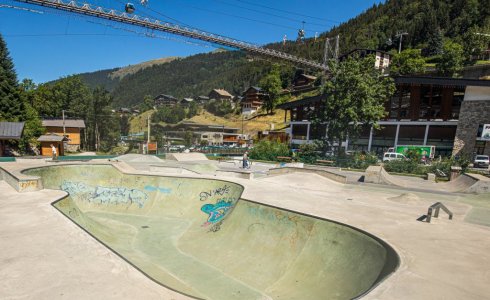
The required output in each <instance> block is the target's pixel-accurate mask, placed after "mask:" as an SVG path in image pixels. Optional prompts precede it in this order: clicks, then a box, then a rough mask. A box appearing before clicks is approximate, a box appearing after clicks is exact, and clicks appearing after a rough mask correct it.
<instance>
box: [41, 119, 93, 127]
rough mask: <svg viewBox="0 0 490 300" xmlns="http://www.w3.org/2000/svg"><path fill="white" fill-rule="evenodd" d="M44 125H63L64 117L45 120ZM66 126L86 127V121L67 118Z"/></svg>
mask: <svg viewBox="0 0 490 300" xmlns="http://www.w3.org/2000/svg"><path fill="white" fill-rule="evenodd" d="M43 126H44V127H63V120H62V119H55V120H43ZM65 127H71V128H85V121H83V120H71V119H65Z"/></svg>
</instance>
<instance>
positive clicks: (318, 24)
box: [214, 0, 326, 28]
mask: <svg viewBox="0 0 490 300" xmlns="http://www.w3.org/2000/svg"><path fill="white" fill-rule="evenodd" d="M214 1H215V2H220V3H223V4H226V5H230V6H234V7H238V8H241V9H245V10H249V11H253V12H258V13H260V14H264V15H269V16H273V17H276V18H281V19H285V20H289V21H293V22H299V23H301V22H303V20H300V19H294V18H290V17H286V16H281V15H276V14H273V13H268V12H265V11H261V10H257V9H253V8H248V7H244V6H241V5H236V4H231V3H227V2H224V1H221V0H214ZM305 23H306V24H309V25H314V26H320V27H322V28H325V27H326V25H325V24H320V23H315V22H305Z"/></svg>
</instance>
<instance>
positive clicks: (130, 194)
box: [61, 181, 148, 208]
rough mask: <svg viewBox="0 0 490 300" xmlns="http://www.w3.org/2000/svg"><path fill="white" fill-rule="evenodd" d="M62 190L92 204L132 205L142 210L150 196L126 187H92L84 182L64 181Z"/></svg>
mask: <svg viewBox="0 0 490 300" xmlns="http://www.w3.org/2000/svg"><path fill="white" fill-rule="evenodd" d="M61 189H62V190H63V191H65V192H67V193H68V194H70V196H73V197H76V198H79V199H82V200H85V201H88V202H90V203H99V204H112V205H124V204H125V205H131V204H136V205H137V206H138V207H139V208H142V207H143V206H144V205H145V203H146V202H147V201H148V195H147V194H146V193H144V192H142V191H140V190H137V189H129V188H125V187H104V186H91V185H87V184H85V183H83V182H72V181H63V183H62V184H61Z"/></svg>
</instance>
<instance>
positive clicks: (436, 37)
mask: <svg viewBox="0 0 490 300" xmlns="http://www.w3.org/2000/svg"><path fill="white" fill-rule="evenodd" d="M443 37H444V35H443V34H442V30H441V29H440V28H437V29H436V30H435V31H433V32H430V33H429V37H428V40H427V42H428V44H427V48H425V49H424V50H425V51H424V52H426V53H425V54H424V55H427V56H434V55H440V54H442V51H443V46H444V42H443Z"/></svg>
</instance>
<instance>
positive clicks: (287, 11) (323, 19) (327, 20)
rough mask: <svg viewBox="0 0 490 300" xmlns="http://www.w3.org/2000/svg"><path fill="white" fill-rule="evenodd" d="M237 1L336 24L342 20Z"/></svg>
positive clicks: (242, 0) (241, 0)
mask: <svg viewBox="0 0 490 300" xmlns="http://www.w3.org/2000/svg"><path fill="white" fill-rule="evenodd" d="M235 1H238V2H242V3H246V4H248V5H254V6H259V7H263V8H267V9H271V10H275V11H282V12H284V13H288V14H293V15H297V16H302V17H306V18H311V19H315V20H320V21H326V22H331V23H336V24H340V23H341V22H339V21H336V20H330V19H325V18H319V17H315V16H310V15H306V14H301V13H298V12H295V11H289V10H285V9H280V8H275V7H271V6H267V5H263V4H257V3H253V2H249V1H244V0H235Z"/></svg>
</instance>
